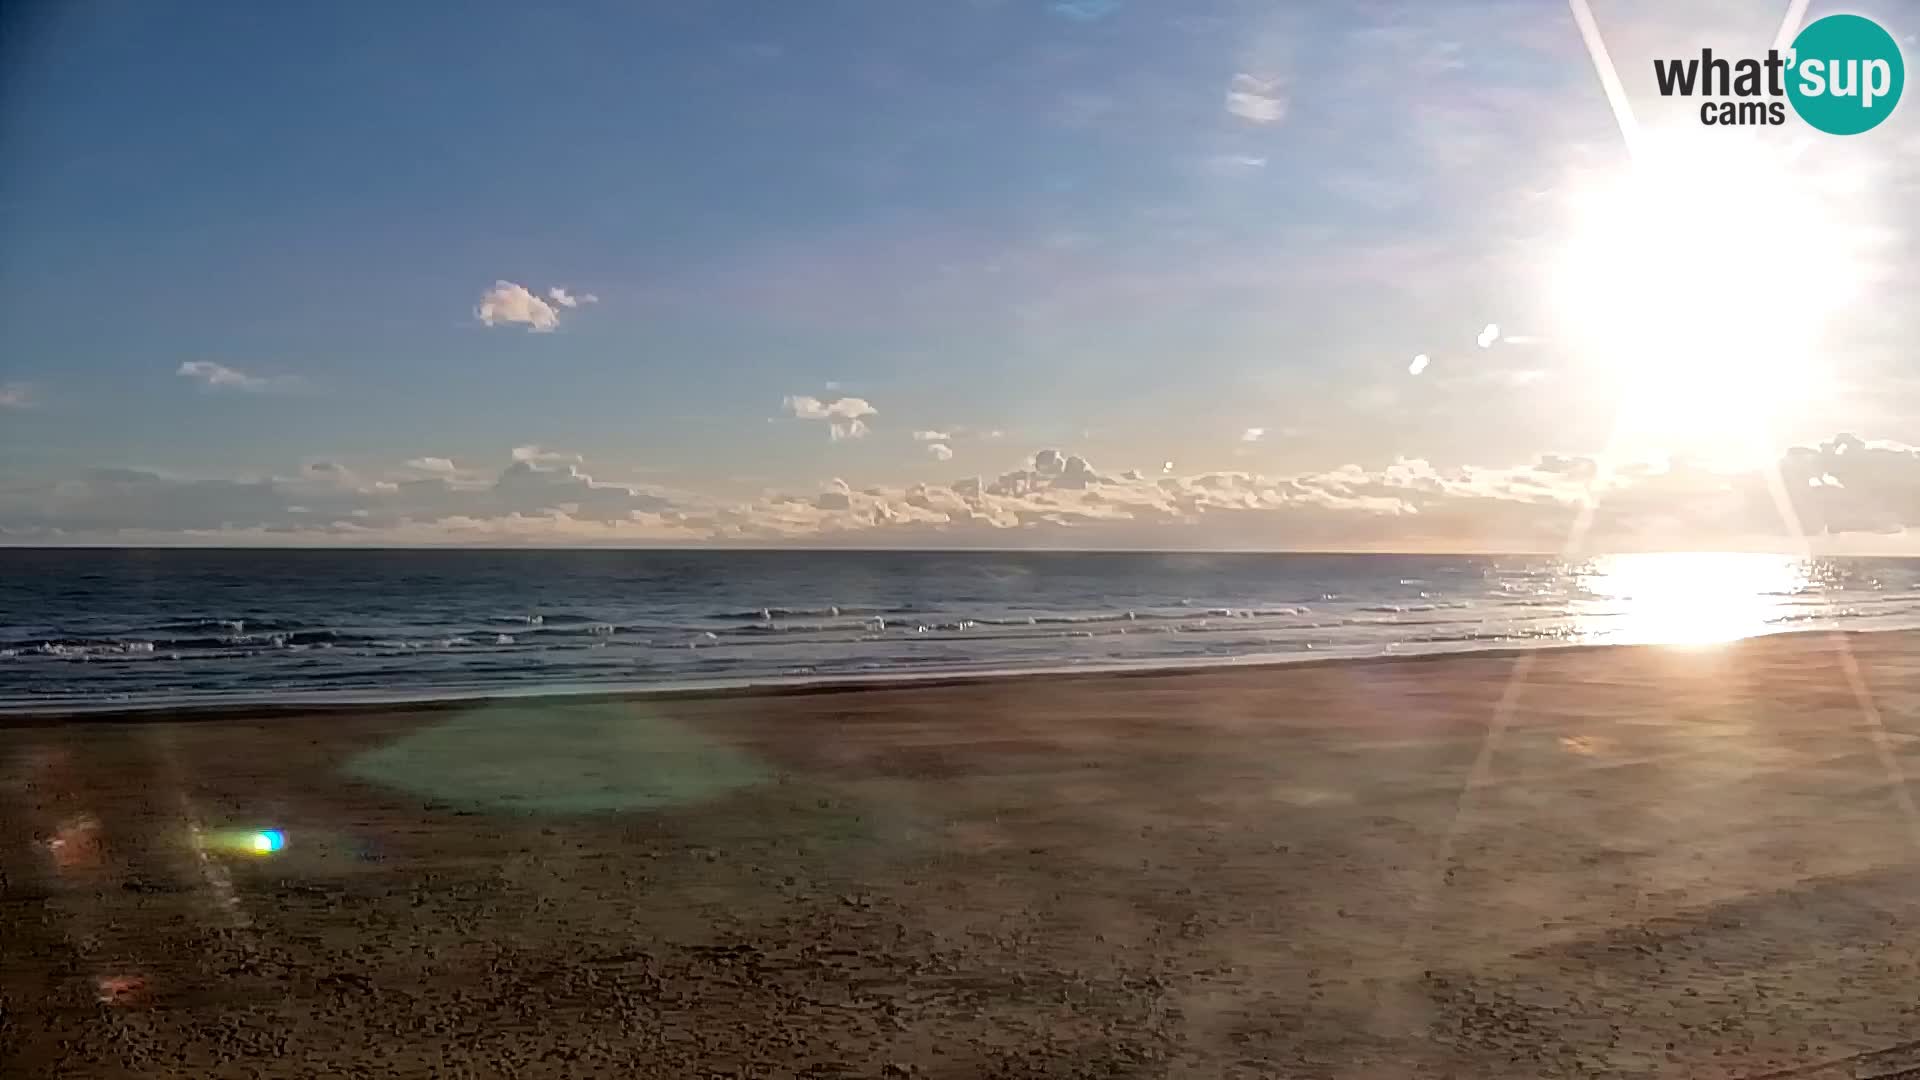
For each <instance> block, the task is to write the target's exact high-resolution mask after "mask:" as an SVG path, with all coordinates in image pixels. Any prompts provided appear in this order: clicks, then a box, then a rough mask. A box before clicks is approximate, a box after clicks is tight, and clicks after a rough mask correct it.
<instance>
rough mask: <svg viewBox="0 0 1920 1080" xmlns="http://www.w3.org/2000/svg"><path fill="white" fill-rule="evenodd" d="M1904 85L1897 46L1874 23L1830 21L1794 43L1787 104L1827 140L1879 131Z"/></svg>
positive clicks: (1812, 25)
mask: <svg viewBox="0 0 1920 1080" xmlns="http://www.w3.org/2000/svg"><path fill="white" fill-rule="evenodd" d="M1906 84H1907V65H1906V61H1905V60H1903V59H1902V58H1901V56H1900V43H1899V42H1897V41H1895V40H1893V35H1892V34H1889V33H1887V32H1886V31H1885V30H1883V29H1881V28H1880V24H1879V23H1877V22H1874V21H1873V20H1872V19H1866V18H1862V17H1860V16H1858V15H1829V16H1827V17H1826V18H1824V19H1819V20H1816V21H1814V22H1812V23H1809V24H1808V25H1807V28H1806V29H1804V30H1802V31H1800V36H1799V37H1796V38H1794V39H1793V53H1792V58H1791V59H1790V60H1789V61H1788V66H1787V100H1789V101H1791V102H1793V111H1794V112H1797V113H1799V114H1800V119H1802V120H1805V121H1806V122H1807V123H1809V124H1812V125H1813V126H1814V127H1816V128H1819V129H1820V130H1821V131H1824V132H1826V133H1827V134H1829V135H1858V134H1860V133H1861V132H1863V131H1871V130H1872V129H1873V128H1875V127H1878V126H1879V124H1880V121H1882V120H1885V119H1886V118H1887V117H1888V116H1889V115H1891V114H1892V113H1893V107H1894V106H1895V105H1898V104H1900V91H1901V89H1902V88H1903V87H1905V86H1906Z"/></svg>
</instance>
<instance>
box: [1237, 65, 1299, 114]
mask: <svg viewBox="0 0 1920 1080" xmlns="http://www.w3.org/2000/svg"><path fill="white" fill-rule="evenodd" d="M1280 82H1281V80H1279V79H1262V78H1259V77H1258V76H1254V75H1249V74H1246V73H1245V72H1242V73H1240V74H1238V75H1235V76H1234V77H1233V81H1232V82H1230V83H1228V84H1227V111H1228V112H1230V113H1232V114H1233V115H1235V116H1238V117H1240V118H1241V119H1242V120H1251V121H1252V122H1254V123H1256V124H1272V123H1276V122H1278V121H1280V120H1281V119H1283V118H1285V117H1286V115H1287V99H1286V96H1285V95H1284V94H1283V93H1282V92H1281V90H1280Z"/></svg>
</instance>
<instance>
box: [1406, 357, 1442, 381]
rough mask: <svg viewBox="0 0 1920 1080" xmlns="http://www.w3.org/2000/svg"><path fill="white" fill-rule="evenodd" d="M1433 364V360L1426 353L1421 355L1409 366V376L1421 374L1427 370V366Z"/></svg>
mask: <svg viewBox="0 0 1920 1080" xmlns="http://www.w3.org/2000/svg"><path fill="white" fill-rule="evenodd" d="M1432 362H1433V360H1432V359H1431V358H1430V357H1428V356H1427V354H1426V353H1421V354H1420V355H1418V356H1416V357H1414V358H1413V362H1412V363H1410V364H1408V365H1407V374H1409V375H1418V374H1420V373H1421V372H1423V371H1425V370H1427V365H1428V364H1431V363H1432ZM1436 377H1437V376H1436Z"/></svg>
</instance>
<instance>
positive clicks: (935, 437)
mask: <svg viewBox="0 0 1920 1080" xmlns="http://www.w3.org/2000/svg"><path fill="white" fill-rule="evenodd" d="M951 438H953V435H952V434H950V433H948V432H945V431H916V432H914V433H913V439H914V441H915V442H946V441H947V440H948V439H951Z"/></svg>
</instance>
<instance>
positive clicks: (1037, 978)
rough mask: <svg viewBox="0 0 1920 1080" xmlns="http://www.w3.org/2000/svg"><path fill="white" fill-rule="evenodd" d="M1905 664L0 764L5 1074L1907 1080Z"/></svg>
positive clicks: (14, 744) (350, 736)
mask: <svg viewBox="0 0 1920 1080" xmlns="http://www.w3.org/2000/svg"><path fill="white" fill-rule="evenodd" d="M1916 643H1920V639H1916V638H1914V637H1911V636H1908V637H1900V636H1891V637H1890V636H1888V635H1887V634H1884V633H1882V634H1857V635H1849V636H1847V637H1831V638H1815V637H1808V636H1806V635H1805V634H1791V635H1771V636H1768V637H1766V638H1765V639H1751V638H1750V639H1742V640H1739V641H1734V642H1729V643H1726V644H1725V645H1722V646H1714V647H1707V648H1700V649H1694V650H1689V649H1681V648H1671V647H1647V646H1642V647H1632V646H1576V647H1566V648H1554V649H1527V650H1509V651H1507V652H1505V653H1496V654H1489V653H1484V652H1483V653H1470V654H1457V655H1442V654H1422V655H1414V656H1405V657H1382V658H1372V659H1367V660H1359V661H1331V662H1307V663H1282V664H1268V665H1263V666H1256V665H1245V664H1242V665H1233V666H1215V667H1212V668H1204V669H1195V668H1191V667H1189V668H1186V669H1182V670H1179V671H1173V672H1167V671H1140V672H1120V673H1098V672H1081V673H1074V674H1071V675H1068V676H1046V675H1026V676H1019V677H1011V678H1008V677H1002V678H966V679H945V680H937V681H932V680H924V679H923V680H920V681H918V682H915V683H906V684H903V683H897V682H896V683H892V684H886V685H878V686H877V685H874V684H871V683H864V684H854V685H847V684H844V683H842V684H834V685H811V686H805V687H789V688H773V689H747V690H737V691H733V692H730V693H680V694H677V695H661V694H652V695H645V694H643V695H630V696H626V697H622V696H620V695H601V696H600V697H598V698H591V697H590V698H580V697H561V698H551V697H550V698H545V699H533V700H535V701H538V702H540V704H538V705H536V706H535V707H522V706H507V707H497V708H470V709H461V708H457V707H455V704H456V703H450V702H442V703H439V704H435V705H426V706H398V707H387V708H380V707H364V706H362V707H335V708H332V709H330V710H316V709H312V708H307V709H305V710H304V714H306V715H312V716H315V717H317V718H318V719H317V722H314V723H280V722H277V720H279V719H283V718H291V717H289V716H288V715H287V714H289V713H293V714H294V715H300V714H301V713H302V712H303V710H301V709H299V708H298V707H295V708H292V709H289V708H286V707H281V708H280V709H278V710H276V711H271V712H269V711H265V710H261V709H256V708H251V707H240V708H235V709H228V710H226V711H225V712H224V713H218V714H210V713H207V712H204V711H203V712H200V713H197V714H195V713H187V714H182V713H174V714H167V713H159V714H151V715H146V716H144V717H143V716H134V717H132V718H131V719H132V721H133V722H125V721H127V720H128V719H129V717H128V716H127V715H126V714H121V716H120V717H119V719H120V720H122V721H123V722H120V723H108V724H99V725H90V726H85V727H66V726H62V724H61V723H60V722H58V721H55V722H49V723H43V724H23V725H6V724H4V723H0V876H4V879H5V880H6V881H7V882H8V890H9V891H8V898H9V899H10V900H12V901H14V902H13V903H10V904H6V905H0V909H4V910H0V939H4V940H6V941H7V943H8V957H9V961H10V962H9V963H8V964H6V965H0V968H4V970H0V1008H4V1009H5V1010H6V1011H7V1014H8V1017H9V1021H10V1023H9V1024H8V1025H0V1061H6V1062H8V1064H9V1065H10V1066H12V1067H14V1069H15V1071H21V1072H24V1073H32V1074H34V1075H40V1074H42V1073H44V1074H46V1075H49V1076H52V1075H86V1076H88V1077H101V1078H119V1077H127V1078H129V1080H130V1078H132V1077H136V1076H138V1077H146V1076H180V1077H188V1076H191V1077H195V1078H200V1077H206V1078H209V1080H243V1078H248V1077H261V1076H269V1077H281V1076H285V1077H289V1078H292V1077H307V1076H322V1075H326V1076H332V1075H382V1076H388V1075H391V1076H427V1075H433V1074H435V1073H436V1072H446V1071H449V1070H451V1071H455V1072H461V1073H465V1074H472V1075H487V1076H491V1075H515V1076H524V1077H528V1078H529V1080H533V1078H552V1080H561V1078H563V1077H570V1076H579V1075H635V1076H683V1075H684V1076H691V1075H735V1076H770V1075H811V1076H822V1077H824V1076H839V1077H850V1076H911V1077H919V1078H923V1080H974V1078H977V1077H992V1078H997V1080H1040V1078H1047V1080H1052V1078H1060V1080H1066V1078H1068V1077H1086V1076H1092V1075H1100V1076H1142V1077H1144V1076H1163V1075H1179V1076H1188V1075H1191V1076H1221V1077H1226V1076H1240V1075H1256V1074H1257V1075H1287V1076H1314V1077H1321V1076H1324V1077H1335V1076H1385V1075H1393V1076H1414V1075H1418V1076H1448V1075H1452V1076H1476V1077H1488V1078H1489V1080H1506V1078H1509V1077H1511V1078H1514V1080H1521V1078H1532V1077H1540V1076H1550V1075H1557V1076H1599V1075H1605V1076H1689V1077H1701V1078H1705V1080H1736V1078H1742V1077H1748V1078H1750V1077H1756V1076H1766V1075H1800V1076H1806V1077H1809V1078H1814V1077H1818V1078H1821V1080H1825V1078H1826V1077H1828V1076H1830V1075H1838V1074H1837V1073H1836V1072H1834V1071H1833V1070H1835V1069H1836V1068H1838V1069H1842V1070H1844V1068H1846V1067H1847V1064H1846V1063H1852V1064H1855V1065H1859V1064H1867V1065H1871V1066H1872V1067H1873V1068H1875V1069H1880V1070H1881V1071H1883V1072H1884V1071H1887V1070H1889V1069H1891V1070H1894V1071H1899V1070H1901V1069H1911V1068H1913V1067H1915V1066H1916V1065H1920V1057H1917V1056H1916V1051H1920V1047H1916V1046H1915V1045H1914V1043H1913V1041H1912V1040H1913V1031H1914V1030H1915V1028H1914V1023H1915V1018H1916V1017H1920V1007H1916V1006H1914V1005H1913V1003H1912V994H1911V992H1910V991H1911V987H1912V980H1913V973H1914V971H1916V970H1920V901H1916V900H1915V897H1916V896H1920V816H1916V813H1915V811H1914V809H1913V804H1912V801H1911V797H1910V796H1909V794H1908V791H1907V789H1909V788H1910V787H1911V786H1912V781H1911V780H1910V779H1908V778H1909V777H1920V649H1916V648H1915V645H1916ZM609 702H611V703H609ZM155 716H157V717H159V718H161V719H168V718H172V719H179V718H188V717H191V718H213V717H218V718H222V719H224V720H225V722H215V723H188V724H168V723H142V722H139V721H140V720H141V719H153V718H154V717H155ZM262 836H267V837H270V838H271V840H272V842H270V843H269V844H268V846H267V847H265V848H263V847H260V846H258V843H257V839H256V838H258V837H262ZM1834 1063H1843V1064H1840V1065H1835V1064H1834ZM1794 1070H1797V1071H1794ZM0 1071H5V1070H4V1069H0Z"/></svg>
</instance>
